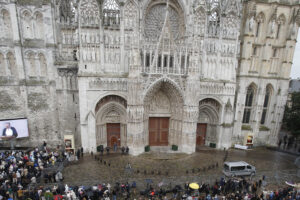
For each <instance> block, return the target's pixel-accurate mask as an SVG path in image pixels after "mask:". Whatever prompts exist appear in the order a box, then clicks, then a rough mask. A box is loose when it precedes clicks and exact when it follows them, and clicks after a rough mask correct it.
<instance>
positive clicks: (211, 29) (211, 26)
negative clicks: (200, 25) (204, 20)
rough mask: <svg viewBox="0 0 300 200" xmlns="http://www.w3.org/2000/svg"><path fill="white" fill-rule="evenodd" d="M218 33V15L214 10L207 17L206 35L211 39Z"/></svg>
mask: <svg viewBox="0 0 300 200" xmlns="http://www.w3.org/2000/svg"><path fill="white" fill-rule="evenodd" d="M219 32H220V15H219V12H218V11H217V10H214V11H212V12H211V13H210V15H209V16H208V34H209V36H211V37H215V36H218V35H219Z"/></svg>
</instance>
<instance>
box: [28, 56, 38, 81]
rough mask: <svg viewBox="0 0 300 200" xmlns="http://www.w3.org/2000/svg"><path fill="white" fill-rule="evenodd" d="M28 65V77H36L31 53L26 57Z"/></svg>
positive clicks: (33, 58)
mask: <svg viewBox="0 0 300 200" xmlns="http://www.w3.org/2000/svg"><path fill="white" fill-rule="evenodd" d="M28 64H29V74H30V76H36V74H37V70H36V64H35V55H34V54H33V53H30V54H29V55H28Z"/></svg>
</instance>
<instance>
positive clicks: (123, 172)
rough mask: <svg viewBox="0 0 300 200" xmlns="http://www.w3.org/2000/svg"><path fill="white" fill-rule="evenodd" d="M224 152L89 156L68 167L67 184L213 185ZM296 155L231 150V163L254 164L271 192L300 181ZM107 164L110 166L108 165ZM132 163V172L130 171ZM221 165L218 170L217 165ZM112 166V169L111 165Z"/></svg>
mask: <svg viewBox="0 0 300 200" xmlns="http://www.w3.org/2000/svg"><path fill="white" fill-rule="evenodd" d="M224 156H225V152H224V151H218V150H213V149H207V150H202V151H200V152H197V153H194V154H191V155H186V154H163V153H145V154H143V155H140V156H137V157H134V156H129V155H124V156H122V155H120V154H111V155H104V156H102V157H101V158H102V162H101V161H100V160H95V159H94V158H93V157H91V156H89V155H86V156H85V157H84V158H83V159H81V160H80V161H78V162H76V163H72V164H70V165H68V166H67V167H65V169H64V171H63V174H64V177H65V180H64V182H65V183H68V184H69V185H75V184H76V185H92V184H96V183H108V182H109V183H111V184H114V183H115V182H117V181H118V182H125V181H130V182H131V181H133V180H134V181H136V182H137V183H138V187H139V188H140V189H142V188H144V187H145V186H146V179H151V180H152V181H153V184H154V185H156V184H158V183H160V182H163V183H164V185H165V186H170V187H171V185H172V186H174V185H175V184H178V183H180V184H181V183H184V182H187V181H188V182H191V181H197V182H200V183H201V182H203V181H204V182H213V181H215V180H216V179H219V178H220V177H221V176H223V174H222V165H223V159H224ZM295 159H296V157H295V156H293V155H290V154H286V153H282V152H277V151H272V150H268V149H266V148H257V149H254V150H248V151H244V150H235V149H232V150H229V151H228V158H227V161H240V160H243V161H246V162H248V163H250V164H252V165H254V166H255V167H256V169H257V175H256V176H255V177H254V179H259V178H261V177H262V175H265V176H266V178H267V183H268V186H267V187H268V189H272V188H275V187H278V186H279V187H282V186H284V182H285V181H295V182H300V178H298V177H297V176H296V174H297V171H298V169H297V167H296V166H295V165H294V160H295ZM104 163H106V164H104ZM127 163H130V165H131V167H132V170H128V169H126V165H127ZM216 163H218V167H212V166H215V165H216ZM109 165H110V166H109Z"/></svg>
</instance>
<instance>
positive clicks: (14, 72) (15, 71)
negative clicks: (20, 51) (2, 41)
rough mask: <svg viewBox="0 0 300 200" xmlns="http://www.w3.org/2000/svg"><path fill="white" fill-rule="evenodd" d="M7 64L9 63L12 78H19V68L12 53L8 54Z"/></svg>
mask: <svg viewBox="0 0 300 200" xmlns="http://www.w3.org/2000/svg"><path fill="white" fill-rule="evenodd" d="M6 57H7V63H8V69H9V70H10V74H11V76H14V77H18V68H17V66H16V61H15V57H14V55H13V54H12V53H10V52H9V53H7V55H6Z"/></svg>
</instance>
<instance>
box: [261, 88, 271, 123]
mask: <svg viewBox="0 0 300 200" xmlns="http://www.w3.org/2000/svg"><path fill="white" fill-rule="evenodd" d="M271 95H272V87H271V86H270V85H268V86H267V88H266V94H265V100H264V105H263V111H262V115H261V120H260V124H265V121H266V116H267V113H268V108H269V104H270V98H271Z"/></svg>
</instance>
